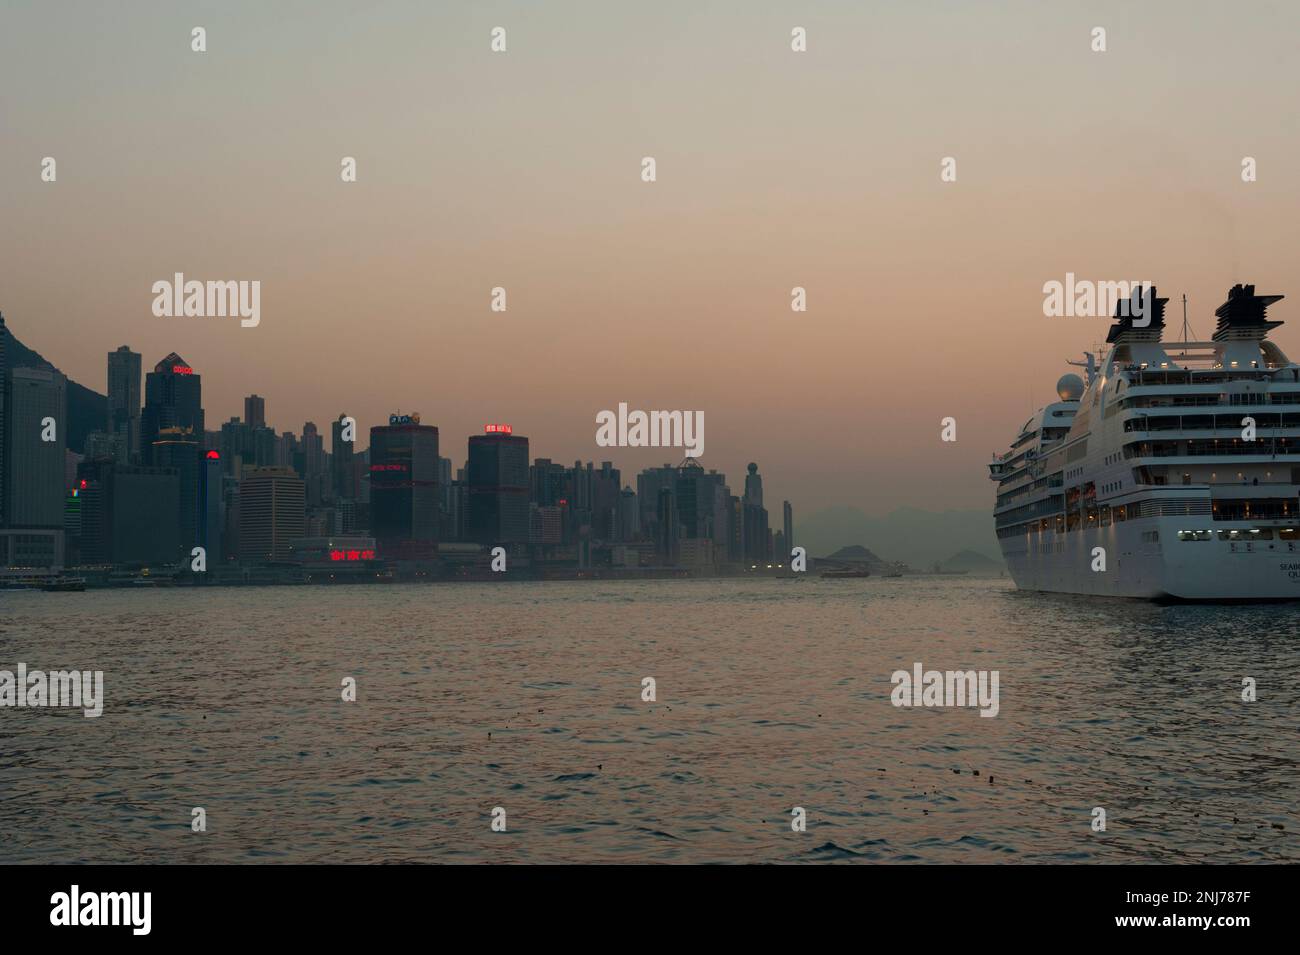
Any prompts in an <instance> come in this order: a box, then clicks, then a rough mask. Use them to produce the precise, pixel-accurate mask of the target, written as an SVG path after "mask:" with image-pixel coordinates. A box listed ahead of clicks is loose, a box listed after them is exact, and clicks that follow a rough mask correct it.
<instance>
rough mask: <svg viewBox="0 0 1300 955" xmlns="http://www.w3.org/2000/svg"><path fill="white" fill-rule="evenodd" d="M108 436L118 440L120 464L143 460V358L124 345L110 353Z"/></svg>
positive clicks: (106, 429)
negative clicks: (141, 415)
mask: <svg viewBox="0 0 1300 955" xmlns="http://www.w3.org/2000/svg"><path fill="white" fill-rule="evenodd" d="M104 430H105V431H106V433H108V434H110V435H113V436H115V437H116V438H117V439H118V444H117V453H118V455H119V459H120V463H122V464H129V463H131V462H133V461H135V460H136V459H138V458H139V456H140V355H139V354H138V353H137V352H133V351H131V349H129V348H127V347H126V346H125V345H123V346H121V347H120V348H118V350H117V351H111V352H109V353H108V420H107V422H105V427H104Z"/></svg>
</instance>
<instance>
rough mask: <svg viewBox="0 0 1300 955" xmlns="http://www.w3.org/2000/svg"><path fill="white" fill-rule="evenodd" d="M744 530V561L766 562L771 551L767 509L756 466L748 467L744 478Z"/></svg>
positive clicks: (760, 477) (760, 478) (752, 562)
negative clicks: (764, 504) (747, 472)
mask: <svg viewBox="0 0 1300 955" xmlns="http://www.w3.org/2000/svg"><path fill="white" fill-rule="evenodd" d="M742 520H744V529H742V539H744V544H745V560H748V561H750V563H751V564H757V563H759V561H766V560H767V557H768V555H770V554H771V551H772V542H771V534H770V533H768V528H767V508H764V507H763V478H762V476H759V473H758V465H757V464H750V465H749V474H746V476H745V499H744V518H742Z"/></svg>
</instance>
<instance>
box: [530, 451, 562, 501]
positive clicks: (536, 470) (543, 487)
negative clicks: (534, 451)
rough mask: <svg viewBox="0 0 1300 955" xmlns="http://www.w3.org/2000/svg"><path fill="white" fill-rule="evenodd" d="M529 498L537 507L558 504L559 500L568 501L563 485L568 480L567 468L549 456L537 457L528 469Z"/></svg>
mask: <svg viewBox="0 0 1300 955" xmlns="http://www.w3.org/2000/svg"><path fill="white" fill-rule="evenodd" d="M528 478H529V485H530V491H529V500H530V501H531V502H532V503H534V504H536V505H537V506H538V507H552V506H558V505H559V503H560V501H562V500H563V501H565V503H566V504H567V503H568V498H567V497H566V492H565V485H566V483H567V482H568V469H567V468H565V466H564V465H563V464H557V463H556V462H554V461H552V460H551V459H550V458H538V459H537V460H536V461H534V462H533V466H532V467H531V468H529V470H528Z"/></svg>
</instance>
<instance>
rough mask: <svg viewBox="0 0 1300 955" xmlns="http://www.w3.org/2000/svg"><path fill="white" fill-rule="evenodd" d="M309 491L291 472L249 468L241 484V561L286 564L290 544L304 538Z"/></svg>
mask: <svg viewBox="0 0 1300 955" xmlns="http://www.w3.org/2000/svg"><path fill="white" fill-rule="evenodd" d="M306 521H307V500H306V489H305V487H304V485H303V480H302V478H300V477H299V476H298V474H297V473H296V472H295V471H293V470H292V469H290V468H256V467H255V468H246V469H245V470H244V475H243V478H242V480H240V482H239V559H240V560H241V561H243V562H245V563H262V562H265V561H273V560H287V559H288V557H289V542H290V541H293V540H296V539H297V538H299V537H303V536H304V529H305V527H306Z"/></svg>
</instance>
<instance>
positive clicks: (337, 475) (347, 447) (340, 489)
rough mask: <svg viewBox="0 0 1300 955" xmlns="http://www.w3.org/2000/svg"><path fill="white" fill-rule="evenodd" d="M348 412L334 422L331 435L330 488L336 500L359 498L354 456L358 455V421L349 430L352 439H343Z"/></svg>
mask: <svg viewBox="0 0 1300 955" xmlns="http://www.w3.org/2000/svg"><path fill="white" fill-rule="evenodd" d="M347 417H348V415H347V414H341V415H339V416H338V419H337V420H336V421H335V422H334V424H333V426H332V428H331V431H332V433H331V435H330V490H331V491H332V493H333V497H334V498H335V500H339V499H342V500H347V501H355V500H356V499H357V487H356V480H355V474H356V472H355V470H354V469H353V466H352V465H353V458H355V457H356V444H357V440H356V434H355V431H356V423H355V421H354V422H353V423H352V428H351V429H350V432H349V435H348V436H349V437H350V438H351V440H349V441H345V440H343V439H344V437H345V435H344V430H345V428H344V420H343V419H345V418H347Z"/></svg>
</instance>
